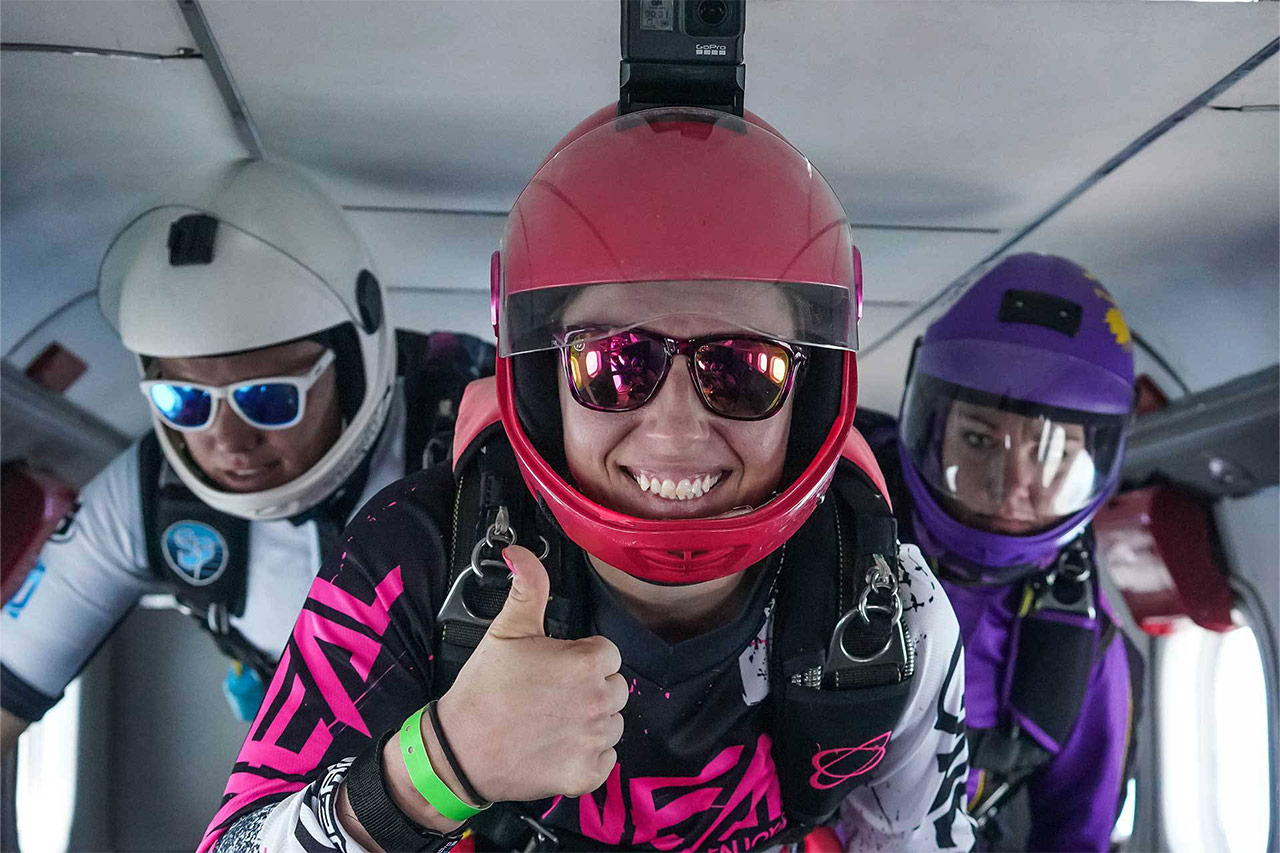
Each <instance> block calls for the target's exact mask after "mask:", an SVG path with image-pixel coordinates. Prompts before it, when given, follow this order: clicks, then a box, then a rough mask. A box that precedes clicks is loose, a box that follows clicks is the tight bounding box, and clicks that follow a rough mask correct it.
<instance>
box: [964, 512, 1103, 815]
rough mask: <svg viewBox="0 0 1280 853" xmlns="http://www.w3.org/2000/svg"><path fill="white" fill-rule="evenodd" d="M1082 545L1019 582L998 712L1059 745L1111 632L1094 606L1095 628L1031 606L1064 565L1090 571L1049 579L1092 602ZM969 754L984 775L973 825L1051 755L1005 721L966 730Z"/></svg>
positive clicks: (1094, 584) (1093, 586) (1095, 591)
mask: <svg viewBox="0 0 1280 853" xmlns="http://www.w3.org/2000/svg"><path fill="white" fill-rule="evenodd" d="M1090 545H1091V538H1090V537H1089V535H1088V534H1087V533H1086V534H1085V535H1082V536H1081V537H1080V538H1078V539H1077V540H1075V541H1074V542H1072V543H1071V544H1070V545H1068V546H1066V547H1065V548H1064V549H1063V551H1062V553H1061V554H1060V555H1059V557H1058V559H1057V561H1056V562H1055V564H1054V567H1053V569H1051V570H1049V571H1046V572H1041V573H1039V574H1037V575H1035V576H1033V577H1030V578H1027V579H1026V580H1025V581H1023V583H1022V586H1021V588H1020V590H1019V593H1018V602H1019V612H1018V615H1017V617H1016V623H1015V626H1014V630H1013V633H1012V636H1013V642H1014V643H1015V649H1014V657H1013V660H1012V662H1011V666H1012V668H1013V672H1012V675H1011V678H1010V692H1009V697H1008V700H1007V708H1006V709H1005V710H1006V712H1007V711H1009V710H1016V711H1017V712H1018V713H1019V714H1021V715H1022V716H1024V717H1025V718H1026V719H1028V720H1030V721H1031V722H1032V723H1034V724H1035V726H1036V727H1037V728H1039V729H1040V730H1041V731H1043V732H1044V733H1045V734H1047V735H1048V736H1049V737H1051V738H1052V739H1053V740H1054V741H1055V742H1056V743H1058V744H1060V745H1061V744H1065V743H1066V742H1067V740H1068V738H1070V736H1071V732H1072V731H1073V730H1074V728H1075V724H1076V720H1077V719H1078V718H1079V716H1080V711H1081V709H1082V708H1083V707H1084V702H1085V699H1086V696H1087V693H1088V687H1089V677H1090V674H1091V673H1092V671H1093V666H1094V664H1095V663H1097V661H1098V659H1099V658H1100V657H1101V655H1102V654H1103V653H1104V652H1105V650H1106V647H1107V645H1108V644H1109V643H1110V642H1111V641H1112V639H1114V637H1115V635H1116V627H1115V625H1114V623H1113V622H1112V620H1111V619H1110V618H1109V617H1108V616H1107V614H1106V612H1105V611H1103V610H1102V609H1101V608H1100V607H1099V608H1098V609H1097V610H1096V617H1095V618H1096V624H1094V625H1082V624H1075V623H1073V622H1070V621H1061V620H1057V619H1052V618H1043V617H1040V616H1037V615H1036V614H1037V612H1038V611H1037V609H1036V608H1035V606H1034V605H1035V604H1036V603H1037V601H1038V599H1039V597H1040V596H1041V595H1043V594H1044V593H1045V591H1046V585H1047V584H1048V578H1049V576H1050V575H1051V574H1052V573H1053V571H1054V570H1058V571H1059V572H1060V571H1061V570H1062V569H1063V567H1069V566H1074V567H1076V568H1082V567H1083V568H1087V569H1088V570H1089V572H1090V574H1089V576H1088V577H1087V578H1086V579H1084V580H1080V581H1072V580H1071V579H1070V578H1068V577H1064V578H1063V579H1062V580H1061V581H1056V582H1057V583H1067V584H1070V583H1074V584H1078V585H1086V586H1087V589H1082V588H1079V587H1078V591H1080V592H1087V593H1088V594H1089V595H1090V596H1091V600H1092V601H1093V602H1097V601H1099V600H1100V596H1099V586H1098V577H1097V571H1096V567H1095V566H1094V565H1093V559H1092V554H1091V553H1090ZM969 750H970V764H971V765H972V766H973V767H974V768H976V769H978V770H982V771H983V773H984V774H985V777H984V782H983V786H982V790H981V791H980V792H979V795H978V797H977V798H976V799H975V800H974V802H972V803H970V811H971V813H972V814H973V815H974V817H975V818H976V819H977V821H978V825H979V827H980V828H983V827H986V826H989V825H991V819H992V817H993V816H994V815H995V813H996V812H997V810H998V809H999V808H1000V807H1001V806H1002V805H1003V804H1004V803H1006V802H1008V801H1009V800H1010V799H1011V798H1012V797H1013V795H1014V794H1016V793H1017V792H1018V791H1019V790H1020V789H1021V788H1022V787H1023V786H1024V785H1026V784H1027V783H1028V782H1029V781H1030V780H1031V778H1032V777H1033V776H1034V775H1035V773H1036V772H1037V771H1038V770H1040V768H1042V767H1043V766H1045V765H1046V764H1048V763H1049V761H1051V760H1052V759H1053V757H1054V753H1053V752H1051V751H1050V750H1048V749H1046V748H1045V747H1044V746H1042V745H1041V744H1040V743H1039V742H1038V741H1036V740H1035V739H1034V738H1032V737H1031V735H1029V734H1027V733H1026V732H1025V731H1024V730H1023V729H1022V728H1020V727H1017V726H1015V725H1014V721H1013V720H1012V719H1006V720H1004V721H1002V723H1001V724H1000V725H999V726H998V727H997V728H994V729H970V730H969ZM993 831H994V829H993Z"/></svg>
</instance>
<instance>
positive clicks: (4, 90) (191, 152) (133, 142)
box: [0, 3, 244, 366]
mask: <svg viewBox="0 0 1280 853" xmlns="http://www.w3.org/2000/svg"><path fill="white" fill-rule="evenodd" d="M49 5H58V4H57V3H53V4H49ZM5 15H6V16H7V15H8V4H6V7H5ZM0 101H2V102H3V105H4V114H3V121H2V122H0V145H2V146H3V151H4V177H3V181H0V205H2V206H3V210H4V217H3V219H2V220H0V237H2V240H3V252H0V281H2V282H3V297H2V298H3V302H4V311H3V313H2V314H0V348H2V349H3V351H4V352H5V353H6V354H7V353H8V352H9V350H10V349H11V348H12V347H13V346H14V344H15V343H16V342H17V341H18V340H19V339H20V337H21V336H22V335H24V334H25V333H26V332H28V331H29V330H30V329H31V328H32V327H33V326H35V325H36V324H37V323H39V322H40V321H41V320H42V319H44V318H45V317H46V316H47V315H48V314H49V313H50V312H51V311H52V310H54V309H55V308H56V307H57V306H58V305H61V304H63V303H64V302H66V301H67V300H68V299H71V298H72V297H74V296H75V295H77V294H80V293H85V292H87V291H89V290H91V289H92V288H93V287H94V286H95V278H96V275H97V268H98V263H99V261H100V260H101V258H102V255H103V253H104V252H105V251H106V248H107V244H108V243H109V241H110V239H111V237H112V236H113V235H114V234H115V233H116V230H117V229H118V228H119V227H120V226H121V224H122V223H123V221H124V219H125V217H126V215H128V213H129V212H130V211H131V210H132V209H133V208H134V207H136V206H137V205H138V204H140V203H141V201H142V200H143V199H144V198H146V197H147V196H149V195H150V194H151V193H153V192H155V191H156V190H157V189H158V188H159V187H160V186H161V185H163V183H164V182H165V181H166V180H168V179H169V178H170V176H171V175H173V174H176V173H179V172H182V171H185V170H188V169H191V168H194V167H196V166H198V165H201V164H204V163H208V162H210V161H214V160H219V159H230V158H233V157H240V156H244V149H243V148H242V147H241V145H240V144H239V142H237V140H236V138H235V136H234V133H233V131H232V127H231V122H230V120H229V119H228V117H227V113H226V110H225V108H224V107H223V105H222V102H221V100H220V99H219V98H218V95H217V92H216V90H215V88H214V85H213V80H212V78H211V77H210V75H209V71H208V69H207V68H206V67H205V66H204V64H203V63H202V62H199V61H186V60H182V61H169V62H138V61H136V60H130V59H116V58H104V57H93V56H86V57H81V56H67V55H59V54H45V53H12V52H6V53H4V54H3V59H2V61H0ZM19 366H25V365H19Z"/></svg>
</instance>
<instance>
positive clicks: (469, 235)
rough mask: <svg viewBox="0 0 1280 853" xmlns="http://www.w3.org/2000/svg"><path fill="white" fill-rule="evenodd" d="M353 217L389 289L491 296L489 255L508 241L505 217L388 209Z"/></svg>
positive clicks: (353, 213)
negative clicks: (504, 233)
mask: <svg viewBox="0 0 1280 853" xmlns="http://www.w3.org/2000/svg"><path fill="white" fill-rule="evenodd" d="M347 215H348V216H349V217H351V221H352V222H353V223H355V226H356V230H357V231H359V232H360V233H361V235H363V236H364V238H365V242H366V243H367V244H368V245H369V251H370V252H371V253H372V254H373V257H374V260H375V262H376V263H377V264H378V271H379V273H380V274H381V276H382V280H383V282H384V283H386V284H387V285H388V286H391V287H415V288H424V287H425V288H444V289H459V288H461V289H468V290H479V291H483V293H484V295H485V298H486V299H487V298H488V295H489V256H490V254H492V253H493V251H494V250H495V249H497V248H498V242H499V240H501V239H502V229H503V227H504V226H505V224H506V217H505V216H500V215H489V214H467V213H411V212H402V211H383V210H349V211H347ZM485 316H486V318H487V316H488V311H487V309H486V311H485Z"/></svg>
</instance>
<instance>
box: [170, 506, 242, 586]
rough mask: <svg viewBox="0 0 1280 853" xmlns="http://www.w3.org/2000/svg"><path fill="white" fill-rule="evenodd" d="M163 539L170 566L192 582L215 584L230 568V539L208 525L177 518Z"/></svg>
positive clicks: (195, 583)
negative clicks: (224, 571) (228, 563)
mask: <svg viewBox="0 0 1280 853" xmlns="http://www.w3.org/2000/svg"><path fill="white" fill-rule="evenodd" d="M160 538H161V542H162V548H163V550H164V559H165V561H166V562H168V564H169V568H171V569H173V570H174V571H175V572H177V573H178V574H180V575H181V576H182V579H183V580H184V581H186V582H187V583H189V584H194V585H195V586H205V585H207V584H211V583H213V582H214V581H216V580H217V579H218V578H219V577H220V576H221V575H222V572H223V570H224V569H226V567H227V540H225V539H223V538H222V534H221V533H219V532H218V531H216V530H214V529H213V528H212V527H210V526H209V525H207V524H203V523H201V522H199V521H190V520H187V521H175V522H174V523H173V524H170V525H169V526H168V527H167V528H166V529H165V531H164V535H163V536H162V537H160Z"/></svg>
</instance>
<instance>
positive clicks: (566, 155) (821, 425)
mask: <svg viewBox="0 0 1280 853" xmlns="http://www.w3.org/2000/svg"><path fill="white" fill-rule="evenodd" d="M492 273H493V282H492V284H493V311H494V318H493V319H494V323H495V329H496V331H497V334H498V355H499V357H498V369H497V387H498V398H499V405H500V407H501V412H502V421H503V425H504V427H505V429H506V432H507V435H508V437H509V439H510V441H511V444H512V447H513V449H514V451H515V455H516V459H517V461H518V462H519V465H520V470H521V473H522V474H523V476H524V479H525V482H526V484H527V485H528V487H529V488H530V489H531V490H532V491H533V492H534V494H535V495H537V497H538V498H539V499H540V500H541V501H542V502H544V503H545V504H546V506H547V507H548V508H549V509H550V511H551V513H552V514H553V515H554V517H555V519H556V520H557V522H558V523H559V525H560V526H561V528H562V529H563V530H564V532H565V534H566V535H568V536H569V538H570V539H572V540H573V541H574V542H575V543H577V544H578V545H579V546H581V547H582V548H583V549H585V550H586V551H588V552H589V553H591V554H592V555H594V556H595V557H597V558H598V559H600V560H603V561H604V562H606V563H608V564H609V565H612V566H615V567H617V568H618V569H621V570H622V571H625V572H627V573H628V574H631V575H633V576H635V577H637V578H640V579H643V580H646V581H651V582H656V583H666V584H688V583H698V582H702V581H707V580H711V579H714V578H719V577H724V576H726V575H730V574H733V573H735V572H739V571H742V570H743V569H746V568H747V567H749V566H751V565H752V564H754V563H756V562H757V561H759V560H760V559H762V558H763V557H765V556H767V555H768V554H770V553H772V552H773V551H775V550H776V549H777V548H778V547H780V546H781V545H782V544H783V543H784V542H786V541H787V539H788V538H790V537H791V536H792V535H793V534H794V533H795V532H796V531H797V530H798V529H799V527H800V526H801V525H802V524H803V523H804V521H805V520H806V519H807V518H808V517H809V515H810V514H811V513H812V512H813V509H814V507H816V506H817V504H818V501H819V500H820V499H821V497H822V495H823V493H824V492H825V491H826V489H827V487H828V485H829V484H830V482H831V478H832V476H833V475H834V472H835V468H836V463H837V461H838V460H839V458H840V453H841V448H842V447H843V445H844V443H845V440H846V438H847V436H848V434H849V430H850V428H851V426H852V423H853V415H854V408H855V404H856V400H857V372H856V364H855V360H854V351H855V350H856V348H857V322H858V317H859V316H860V314H861V268H860V261H859V256H858V252H857V249H856V248H855V247H854V246H853V243H852V241H851V238H850V234H849V228H848V221H847V219H846V216H845V213H844V209H843V207H842V206H841V204H840V202H839V200H838V199H837V198H836V195H835V193H834V192H833V191H832V190H831V187H830V186H829V185H828V184H827V182H826V181H825V180H824V179H823V177H822V176H821V175H820V174H819V173H818V171H817V169H815V168H814V167H813V165H812V164H811V163H810V162H809V161H808V160H807V159H806V158H805V156H804V155H803V154H801V153H800V152H799V151H797V150H796V149H795V148H794V147H792V146H791V144H790V143H788V142H787V141H786V140H785V139H783V138H782V136H781V135H779V134H778V132H777V131H776V130H774V129H773V128H772V127H770V126H769V125H768V124H767V123H765V122H763V121H762V120H760V119H759V118H757V117H756V116H754V115H752V114H750V113H747V114H746V115H745V116H742V117H737V116H733V115H729V114H726V113H721V112H716V111H712V110H704V109H695V108H686V107H680V108H664V109H654V110H646V111H642V112H637V113H632V114H630V115H626V116H619V115H618V114H617V108H616V106H610V107H607V108H605V109H602V110H600V111H598V112H596V113H595V114H594V115H592V116H591V117H589V118H588V119H587V120H586V121H584V122H582V123H581V124H579V125H578V126H577V127H576V128H574V130H573V131H572V132H570V133H569V135H568V136H566V137H565V138H564V140H562V141H561V142H560V143H559V144H558V145H557V146H556V148H555V149H554V150H553V151H552V153H551V154H550V155H549V156H548V157H547V159H546V160H545V161H544V162H543V163H542V165H541V166H540V167H539V169H538V171H537V172H536V173H535V174H534V176H533V178H532V180H530V181H529V183H528V185H527V186H526V187H525V188H524V190H523V191H522V192H521V193H520V196H519V197H518V198H517V199H516V202H515V205H514V207H513V208H512V210H511V215H510V217H509V218H508V220H507V228H506V233H505V235H504V237H503V241H502V247H501V250H500V251H499V252H497V253H495V255H494V258H493V269H492ZM597 288H599V289H602V290H596V289H597ZM587 289H592V296H593V297H595V298H593V299H592V300H591V302H592V304H608V303H609V301H610V300H609V299H608V297H609V295H610V289H612V292H613V293H622V292H624V290H625V292H626V293H627V295H628V297H629V298H628V299H627V300H626V302H627V304H628V305H633V306H634V305H636V304H640V305H643V306H646V307H645V308H643V309H641V310H639V311H638V312H637V314H636V316H627V317H625V318H618V317H611V318H610V322H611V328H610V329H607V330H605V331H604V332H600V333H601V334H605V333H609V334H612V333H616V332H618V331H622V330H625V329H632V328H636V327H641V326H645V325H646V324H649V323H652V322H653V321H655V320H658V319H660V318H662V317H664V316H670V315H672V314H681V315H690V314H696V315H700V316H714V317H715V318H716V320H717V322H718V323H722V324H723V325H724V327H725V328H726V329H727V330H742V331H743V332H746V333H750V334H753V335H757V336H763V337H768V338H772V339H774V340H780V341H784V342H786V343H788V344H790V345H793V346H795V347H797V348H800V349H803V350H804V351H805V353H806V356H807V360H806V364H805V371H804V374H803V375H802V376H801V377H800V379H799V381H798V383H797V385H796V387H795V390H794V393H795V394H796V399H795V403H794V406H793V412H794V414H793V417H792V424H791V431H790V439H789V442H788V448H787V462H786V465H785V467H784V472H783V477H782V480H781V482H780V483H779V485H778V488H777V491H776V492H775V493H774V494H773V495H772V496H771V497H770V498H768V499H767V500H766V501H765V502H764V503H763V504H761V505H759V506H756V507H752V508H750V509H749V510H742V511H739V512H736V513H734V514H730V515H727V516H718V517H712V518H691V519H679V520H675V519H650V518H637V517H634V516H631V515H627V514H624V513H621V512H617V511H615V510H613V509H610V508H609V507H606V506H602V505H600V504H599V503H597V502H595V501H592V500H591V499H589V498H587V497H586V496H585V495H584V494H582V492H581V491H580V490H579V489H577V488H576V487H575V485H574V484H573V483H572V481H571V480H572V478H571V477H570V475H569V473H568V466H567V464H566V462H565V459H564V444H563V432H562V426H561V423H560V409H559V406H558V404H557V403H556V400H557V394H556V385H555V384H554V383H556V382H560V381H565V379H564V378H562V374H561V373H560V371H561V369H562V368H561V361H560V360H559V359H558V357H557V356H558V355H559V349H558V348H559V347H561V346H564V345H565V340H566V338H565V333H566V326H567V325H568V322H567V315H568V314H570V313H572V310H571V306H573V304H574V303H575V300H576V299H577V298H578V297H580V296H581V295H583V293H584V292H586V291H587ZM637 292H641V293H644V294H645V295H646V297H645V298H643V299H637V298H636V295H637ZM763 292H769V293H772V294H776V296H773V295H771V296H769V297H768V298H769V299H771V300H772V301H773V302H775V303H776V304H778V305H781V306H782V309H781V310H778V311H775V312H773V314H772V315H769V316H764V317H762V316H760V315H759V314H758V313H756V314H753V315H751V316H750V317H747V316H743V312H741V311H740V310H738V306H739V305H740V304H742V302H743V301H744V300H750V299H757V300H758V298H759V297H760V295H761V293H763ZM650 293H652V294H653V296H654V298H653V299H652V300H650V299H648V298H647V296H648V294H650ZM602 296H603V297H605V298H604V299H600V298H599V297H602ZM682 300H685V302H687V304H684V302H682ZM650 306H651V307H650Z"/></svg>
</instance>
